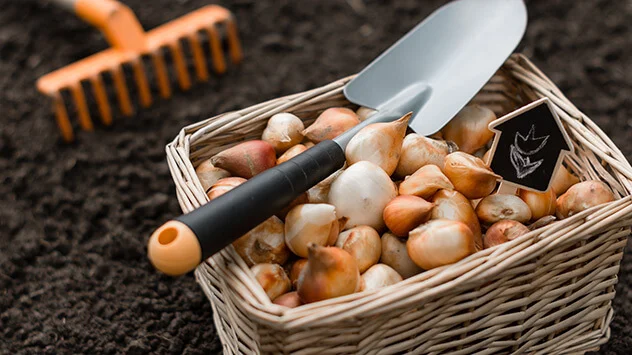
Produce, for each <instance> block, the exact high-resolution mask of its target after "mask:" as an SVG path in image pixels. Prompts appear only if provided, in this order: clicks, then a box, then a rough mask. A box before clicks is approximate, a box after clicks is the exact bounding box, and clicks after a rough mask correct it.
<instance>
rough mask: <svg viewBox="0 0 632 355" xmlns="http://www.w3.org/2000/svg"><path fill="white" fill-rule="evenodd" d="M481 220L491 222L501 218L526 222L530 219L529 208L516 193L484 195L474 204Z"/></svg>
mask: <svg viewBox="0 0 632 355" xmlns="http://www.w3.org/2000/svg"><path fill="white" fill-rule="evenodd" d="M476 214H477V215H478V218H479V219H480V220H481V222H483V223H486V224H493V223H496V222H498V221H500V220H503V219H512V220H514V221H518V222H520V223H526V222H528V221H529V220H530V219H531V209H530V208H529V206H528V205H527V204H526V203H525V202H524V201H522V200H521V199H520V197H518V196H516V195H508V194H494V195H490V196H487V197H485V198H484V199H482V200H481V202H479V203H478V206H476Z"/></svg>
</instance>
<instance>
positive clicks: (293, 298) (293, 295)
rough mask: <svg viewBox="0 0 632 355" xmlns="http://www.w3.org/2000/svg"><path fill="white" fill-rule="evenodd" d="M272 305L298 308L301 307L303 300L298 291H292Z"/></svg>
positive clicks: (278, 298)
mask: <svg viewBox="0 0 632 355" xmlns="http://www.w3.org/2000/svg"><path fill="white" fill-rule="evenodd" d="M272 303H274V304H278V305H279V306H285V307H287V308H296V307H298V306H300V305H301V299H300V298H299V297H298V293H297V292H296V291H292V292H288V293H285V294H282V295H281V296H279V297H277V298H275V299H274V301H272Z"/></svg>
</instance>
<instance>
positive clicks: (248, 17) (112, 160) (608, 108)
mask: <svg viewBox="0 0 632 355" xmlns="http://www.w3.org/2000/svg"><path fill="white" fill-rule="evenodd" d="M125 2H126V3H127V4H129V5H130V6H131V7H132V8H133V9H134V10H135V11H136V13H137V15H138V17H139V19H140V20H141V22H142V23H143V24H144V26H145V28H153V27H155V26H157V25H159V24H162V23H164V22H167V21H168V20H170V19H173V18H176V17H178V16H180V15H183V14H185V13H188V12H189V11H191V10H194V9H196V8H198V7H200V6H202V5H204V4H205V3H207V1H202V0H195V1H194V0H190V1H189V0H178V1H172V0H160V1H158V0H154V1H141V0H126V1H125ZM444 2H445V1H419V0H408V1H397V2H393V3H390V2H387V1H376V0H365V1H364V2H363V1H361V0H354V1H352V0H348V1H344V0H327V1H325V0H319V1H288V0H274V1H263V0H260V1H255V0H233V1H229V0H225V1H222V5H224V6H226V7H228V8H229V9H230V10H232V11H233V12H234V13H235V15H236V17H237V19H238V23H239V27H240V32H241V36H242V39H243V44H244V47H245V54H246V58H245V62H244V64H243V65H242V66H241V67H240V68H238V69H232V70H231V71H230V72H229V73H227V74H226V75H225V76H223V77H221V78H214V79H213V80H212V82H211V83H210V84H208V85H197V86H196V87H195V88H194V90H192V91H190V92H189V93H181V92H179V93H177V94H176V95H175V97H174V98H173V99H172V100H169V101H165V102H161V103H159V104H157V105H154V106H153V107H152V108H151V109H148V110H144V111H142V112H140V113H139V114H138V115H137V116H135V117H134V118H130V119H118V120H117V121H116V122H115V124H114V125H113V126H111V127H109V128H106V127H102V126H101V125H100V124H97V127H96V132H95V133H85V132H81V133H79V134H78V139H77V141H76V142H75V143H73V144H70V145H67V144H64V143H62V142H61V139H60V137H59V135H58V131H57V128H56V126H55V124H54V121H53V118H52V115H51V114H50V111H49V105H48V103H47V101H46V100H43V99H42V97H40V96H39V95H38V93H37V92H36V90H35V87H34V83H35V80H36V79H37V78H38V77H39V76H40V75H43V74H45V73H47V72H49V71H51V70H53V69H56V68H58V67H61V66H63V65H66V64H69V63H71V62H73V61H75V60H78V59H80V58H82V57H85V56H87V55H89V54H92V53H95V52H98V51H99V50H102V49H104V48H106V43H105V42H104V40H103V39H102V37H101V35H100V34H99V33H98V32H97V31H95V30H93V29H91V28H90V27H89V26H88V25H86V24H84V23H83V22H81V21H80V20H77V19H76V18H74V17H73V16H72V15H69V14H67V13H65V12H63V11H60V10H58V9H55V8H52V7H50V6H42V5H38V2H37V1H35V2H32V1H31V2H29V1H12V0H0V181H1V182H2V183H1V184H0V230H1V231H2V233H1V234H0V348H1V349H2V350H3V352H4V353H10V354H14V353H47V354H48V353H50V354H53V353H130V354H133V353H149V352H151V353H174V354H177V353H187V354H193V353H215V352H220V351H221V344H220V342H219V340H218V338H217V336H216V332H215V330H214V327H213V321H212V312H211V307H210V305H209V302H208V301H207V299H206V298H205V297H204V295H203V293H202V291H201V289H200V288H199V287H198V285H197V284H196V283H195V281H194V278H193V276H192V275H191V274H190V275H187V276H186V277H181V278H169V277H166V276H163V275H161V274H160V273H158V272H156V271H154V269H153V268H152V267H151V266H150V264H149V263H148V261H147V258H146V255H145V244H146V241H147V238H148V236H149V234H150V233H151V231H152V230H153V229H154V228H155V227H157V226H158V225H159V224H160V223H161V222H163V221H165V220H167V219H169V218H171V217H174V216H176V215H177V214H179V213H180V208H179V206H178V203H177V201H176V198H175V191H174V184H173V182H172V179H171V177H170V174H169V171H168V168H167V164H166V161H165V152H164V146H165V144H166V143H167V142H168V141H170V140H172V139H173V137H175V136H176V135H177V133H178V131H179V130H180V128H181V127H183V126H185V125H188V124H190V123H193V122H196V121H199V120H201V119H203V118H206V117H210V116H213V115H216V114H219V113H222V112H225V111H228V110H233V109H238V108H243V107H246V106H249V105H252V104H255V103H258V102H261V101H263V100H267V99H271V98H274V97H278V96H281V95H285V94H290V93H294V92H298V91H302V90H306V89H310V88H314V87H316V86H319V85H322V84H325V83H328V82H330V81H333V80H335V79H338V78H340V77H343V76H346V75H349V74H352V73H354V72H357V71H358V70H360V69H361V68H362V67H363V66H364V65H365V64H367V63H368V62H369V61H370V60H371V59H372V58H374V57H375V56H376V55H377V54H379V53H380V52H381V51H382V50H384V49H385V48H387V47H388V46H390V45H391V44H392V43H393V42H394V41H396V40H397V39H398V38H399V37H400V36H401V35H402V34H404V33H405V32H406V31H408V30H409V29H410V28H412V27H413V26H414V25H415V24H416V23H417V22H418V21H420V20H421V19H422V18H424V17H425V16H426V15H428V14H429V13H430V12H431V11H432V10H433V9H435V8H437V7H438V6H439V5H440V4H442V3H444ZM350 4H356V8H355V9H354V8H353V7H352V6H350ZM357 4H360V5H362V4H364V5H365V6H364V7H361V6H357ZM528 7H529V12H530V23H529V28H528V32H527V35H526V37H525V39H524V40H523V42H522V44H521V46H520V50H521V51H522V52H524V53H525V54H527V55H528V56H529V57H530V58H532V59H533V61H534V62H535V63H536V65H537V66H538V67H540V68H541V69H542V70H543V71H544V72H545V73H547V74H548V75H549V76H550V77H551V78H552V79H553V80H554V81H555V82H556V83H557V84H559V86H560V87H561V89H562V90H563V91H564V92H565V93H566V94H567V95H568V97H569V98H570V99H571V100H572V101H573V102H574V103H576V105H577V106H578V107H579V108H580V109H582V110H583V111H584V112H586V113H587V114H588V115H589V116H590V117H592V118H593V119H594V120H595V121H596V122H597V124H598V125H599V126H601V127H602V128H603V129H604V131H605V132H606V133H608V134H609V135H610V136H611V137H612V138H613V140H614V141H615V143H616V144H617V145H618V146H619V147H620V148H621V149H622V150H623V152H624V153H625V154H626V156H628V157H630V156H632V130H631V129H630V126H631V125H632V121H630V120H629V119H628V115H629V113H630V108H631V106H632V101H631V100H630V98H631V97H632V84H631V83H632V70H631V69H632V68H630V67H629V65H630V63H632V55H631V54H632V50H631V48H632V3H630V1H612V0H599V1H597V0H591V1H587V0H586V1H569V0H547V1H537V2H536V1H528ZM629 250H630V249H628V253H629ZM621 269H622V270H621V271H620V273H619V277H620V279H619V284H618V285H617V297H616V299H615V301H614V309H615V318H614V321H613V322H612V326H611V328H612V333H611V336H612V338H611V340H610V342H609V343H608V344H607V345H605V346H603V348H602V351H601V353H603V354H630V353H632V320H631V319H632V288H631V287H632V256H631V255H626V256H625V258H624V261H623V264H622V267H621Z"/></svg>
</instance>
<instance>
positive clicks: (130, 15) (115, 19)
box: [50, 0, 145, 50]
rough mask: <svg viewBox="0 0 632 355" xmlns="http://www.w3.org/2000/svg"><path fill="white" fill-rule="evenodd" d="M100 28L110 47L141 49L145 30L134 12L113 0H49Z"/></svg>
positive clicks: (143, 43) (143, 44)
mask: <svg viewBox="0 0 632 355" xmlns="http://www.w3.org/2000/svg"><path fill="white" fill-rule="evenodd" d="M50 1H51V2H52V3H54V4H55V5H57V6H59V7H61V8H63V9H66V10H68V11H72V12H74V13H75V14H76V15H77V16H78V17H80V18H81V19H83V20H84V21H86V22H88V23H89V24H91V25H93V26H94V27H96V28H98V29H99V30H101V32H102V33H103V35H104V36H105V38H106V39H107V41H108V42H109V43H110V45H111V46H112V47H115V48H121V49H129V50H141V49H143V47H144V46H145V31H144V30H143V26H142V25H141V24H140V22H139V21H138V19H137V18H136V15H134V12H133V11H132V10H131V9H130V8H129V7H127V6H125V5H124V4H122V3H120V2H118V1H115V0H50Z"/></svg>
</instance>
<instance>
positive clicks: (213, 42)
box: [206, 25, 226, 74]
mask: <svg viewBox="0 0 632 355" xmlns="http://www.w3.org/2000/svg"><path fill="white" fill-rule="evenodd" d="M206 31H207V32H208V41H209V45H210V47H211V57H212V58H213V68H215V71H216V72H217V73H218V74H223V73H224V72H226V61H225V59H224V50H223V49H222V44H221V42H220V38H219V34H218V32H217V29H216V28H215V26H214V25H212V26H210V27H207V28H206Z"/></svg>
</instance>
